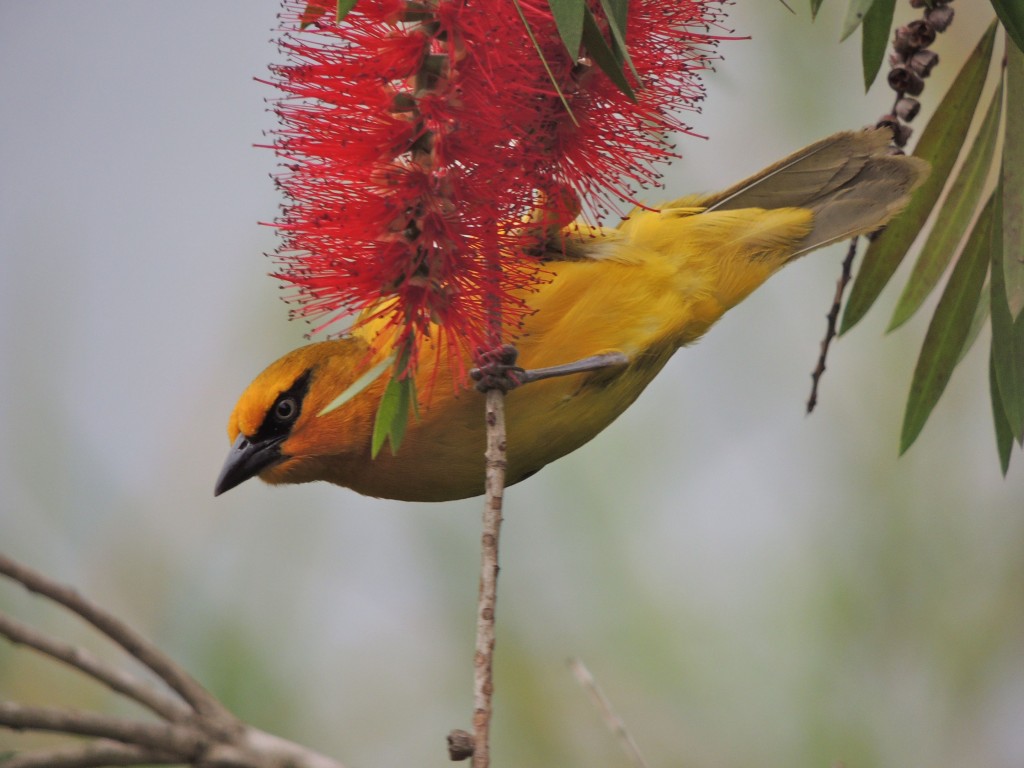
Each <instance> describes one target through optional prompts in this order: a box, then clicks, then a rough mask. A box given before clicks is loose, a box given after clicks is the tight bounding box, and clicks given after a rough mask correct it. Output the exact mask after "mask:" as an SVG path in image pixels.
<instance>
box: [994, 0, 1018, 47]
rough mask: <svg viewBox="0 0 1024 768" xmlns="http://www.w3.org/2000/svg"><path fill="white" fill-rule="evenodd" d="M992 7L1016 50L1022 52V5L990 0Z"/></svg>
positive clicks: (1016, 0) (1016, 2)
mask: <svg viewBox="0 0 1024 768" xmlns="http://www.w3.org/2000/svg"><path fill="white" fill-rule="evenodd" d="M992 7H993V8H995V9H996V15H998V16H999V21H1001V22H1002V24H1003V28H1004V29H1005V30H1006V34H1008V35H1009V36H1010V39H1011V40H1013V42H1014V43H1015V44H1016V46H1017V50H1018V51H1024V3H1021V1H1020V0H992Z"/></svg>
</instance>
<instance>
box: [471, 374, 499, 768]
mask: <svg viewBox="0 0 1024 768" xmlns="http://www.w3.org/2000/svg"><path fill="white" fill-rule="evenodd" d="M486 419H487V452H486V454H485V459H486V466H487V476H486V497H485V502H484V515H483V534H482V536H481V543H480V597H479V600H478V602H477V616H476V656H475V657H474V663H473V768H487V767H488V766H489V765H490V760H491V756H490V728H491V711H492V710H491V698H492V695H493V693H494V678H493V666H494V616H495V604H496V603H497V598H498V539H499V535H500V533H501V520H502V516H501V513H502V501H503V498H504V492H505V468H506V464H507V462H506V458H505V393H504V392H503V391H501V390H500V389H491V390H489V391H488V392H487V404H486Z"/></svg>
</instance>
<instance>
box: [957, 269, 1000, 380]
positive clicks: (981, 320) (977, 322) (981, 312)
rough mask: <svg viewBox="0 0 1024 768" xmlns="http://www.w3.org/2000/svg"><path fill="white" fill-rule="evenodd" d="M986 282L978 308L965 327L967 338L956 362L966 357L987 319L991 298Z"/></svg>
mask: <svg viewBox="0 0 1024 768" xmlns="http://www.w3.org/2000/svg"><path fill="white" fill-rule="evenodd" d="M990 293H991V292H990V290H989V286H988V283H985V286H984V287H983V288H982V289H981V296H980V297H979V298H978V308H977V309H976V310H974V317H973V319H972V320H971V327H970V328H968V329H967V340H966V341H964V346H963V347H962V348H961V350H960V357H958V358H957V361H956V364H957V365H960V363H962V362H963V359H964V358H965V357H967V353H968V352H970V350H971V347H973V346H974V342H976V341H977V340H978V336H980V335H981V329H982V328H984V327H985V322H986V321H987V320H988V316H989V314H990V312H991V308H992V298H991V295H990Z"/></svg>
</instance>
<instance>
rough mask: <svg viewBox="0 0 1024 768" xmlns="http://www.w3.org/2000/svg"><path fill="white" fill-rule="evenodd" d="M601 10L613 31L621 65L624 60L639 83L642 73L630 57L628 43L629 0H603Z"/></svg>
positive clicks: (615, 49) (613, 41)
mask: <svg viewBox="0 0 1024 768" xmlns="http://www.w3.org/2000/svg"><path fill="white" fill-rule="evenodd" d="M601 10H603V11H604V15H605V18H606V19H607V20H608V29H609V30H611V33H612V44H613V46H612V51H613V53H614V54H615V58H616V59H617V60H618V61H619V63H620V66H621V64H622V63H623V62H625V65H626V66H627V67H629V71H630V72H632V73H633V77H635V78H636V81H637V83H639V82H640V73H639V72H637V71H636V67H634V66H633V60H632V59H631V58H630V57H629V48H628V46H627V45H626V16H627V14H628V13H629V0H601Z"/></svg>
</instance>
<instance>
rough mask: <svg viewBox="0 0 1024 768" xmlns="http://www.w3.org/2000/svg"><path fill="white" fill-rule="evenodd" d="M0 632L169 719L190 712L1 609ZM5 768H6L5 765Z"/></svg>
mask: <svg viewBox="0 0 1024 768" xmlns="http://www.w3.org/2000/svg"><path fill="white" fill-rule="evenodd" d="M0 635H3V636H4V637H6V638H7V639H8V640H10V641H11V642H12V643H18V644H21V645H25V646H28V647H29V648H34V649H35V650H37V651H39V652H40V653H42V654H45V655H46V656H49V657H50V658H52V659H56V660H57V661H60V662H62V663H64V664H67V665H68V666H70V667H73V668H74V669H77V670H79V671H80V672H83V673H85V674H86V675H88V676H89V677H91V678H93V679H94V680H98V681H99V682H101V683H103V684H104V685H106V686H107V687H108V688H110V689H112V690H113V691H115V692H117V693H120V694H122V695H123V696H126V697H128V698H129V699H131V700H132V701H135V702H138V703H139V704H141V705H142V706H144V707H147V708H148V709H150V710H152V711H153V712H154V713H155V714H157V715H159V716H160V717H162V718H163V719H165V720H168V721H170V722H182V721H184V720H187V719H188V718H189V717H190V716H191V710H190V709H188V708H187V707H186V706H185V705H183V704H181V703H180V702H178V701H176V700H175V699H173V698H171V697H170V696H167V695H165V694H163V693H161V692H160V691H158V690H156V689H155V688H153V687H152V686H150V685H147V684H146V683H145V682H144V681H142V680H140V679H139V678H137V677H135V676H134V675H131V674H129V673H127V672H124V671H122V670H120V669H117V668H116V667H113V666H111V665H109V664H107V663H105V662H103V661H101V660H100V659H98V658H96V657H95V656H93V655H92V654H91V653H89V652H88V651H86V650H85V649H84V648H79V647H78V646H76V645H71V644H70V643H64V642H61V641H60V640H57V639H56V638H53V637H50V636H49V635H46V634H44V633H42V632H39V631H38V630H36V629H33V628H32V627H30V626H28V625H27V624H23V623H22V622H20V621H17V620H16V619H13V618H11V617H10V616H7V615H6V614H4V613H2V612H0ZM4 768H7V767H6V766H4Z"/></svg>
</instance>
